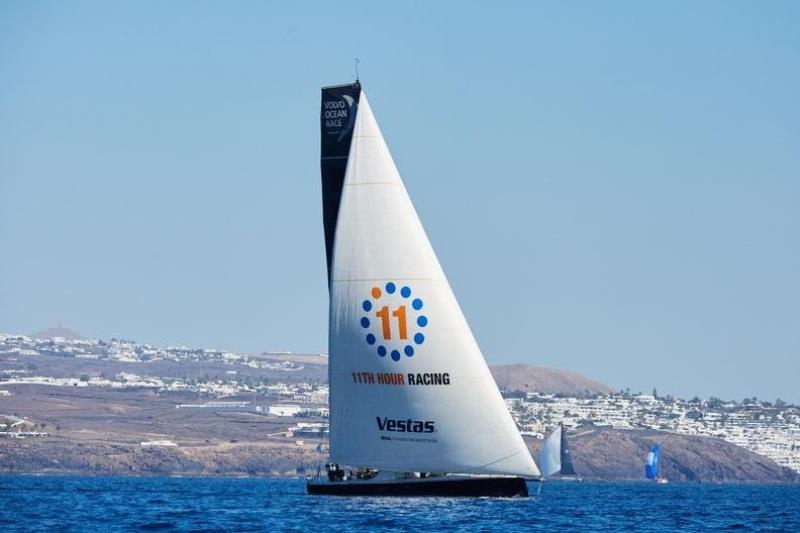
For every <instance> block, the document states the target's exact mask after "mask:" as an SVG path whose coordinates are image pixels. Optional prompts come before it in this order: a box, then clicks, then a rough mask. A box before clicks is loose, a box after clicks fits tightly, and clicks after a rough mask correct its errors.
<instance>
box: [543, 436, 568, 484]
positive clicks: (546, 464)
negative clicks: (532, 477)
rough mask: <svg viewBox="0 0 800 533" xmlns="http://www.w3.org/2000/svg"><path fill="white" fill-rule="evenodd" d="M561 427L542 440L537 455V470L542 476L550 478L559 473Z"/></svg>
mask: <svg viewBox="0 0 800 533" xmlns="http://www.w3.org/2000/svg"><path fill="white" fill-rule="evenodd" d="M562 434H563V433H562V429H561V427H557V428H556V429H555V430H553V432H552V433H550V435H548V436H547V438H546V439H545V440H544V444H542V451H541V452H540V453H539V468H540V469H541V471H542V475H544V476H545V477H550V476H552V475H555V474H558V473H559V472H560V471H561V442H562V441H561V435H562Z"/></svg>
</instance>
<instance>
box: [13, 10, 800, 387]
mask: <svg viewBox="0 0 800 533" xmlns="http://www.w3.org/2000/svg"><path fill="white" fill-rule="evenodd" d="M798 27H800V3H797V2H780V1H771V2H736V1H724V2H722V1H707V2H690V1H676V2H660V3H657V2H519V3H504V2H496V3H492V4H491V5H490V4H488V3H483V4H482V5H481V3H475V5H467V3H465V2H416V3H415V2H356V3H350V2H338V3H335V4H333V3H323V2H319V3H312V2H196V1H192V2H189V1H175V2H155V1H137V2H132V1H131V2H101V1H98V2H81V1H76V2H55V1H54V2H48V1H42V2H25V1H21V0H20V1H18V0H5V1H4V2H2V3H0V331H3V332H13V333H31V332H34V331H37V330H40V329H43V328H45V327H47V326H49V325H54V324H57V323H60V324H67V325H69V326H70V327H72V328H73V329H75V330H77V331H79V332H81V333H83V334H84V335H87V336H93V337H100V338H110V337H123V338H126V339H135V340H137V341H140V342H147V343H151V344H156V345H167V344H183V345H187V346H192V347H215V348H218V349H227V350H235V351H256V350H267V349H271V350H292V351H295V352H320V351H325V350H326V349H327V348H326V345H327V305H328V303H327V287H326V280H325V255H324V241H323V234H322V217H321V194H320V184H319V180H320V178H319V160H318V158H319V131H318V130H319V88H320V86H323V85H329V84H339V83H347V82H350V81H352V80H353V74H354V58H356V57H357V58H359V60H360V65H359V69H360V76H361V80H362V82H363V84H364V89H365V91H366V92H367V94H368V95H369V99H370V103H371V105H372V108H373V110H374V112H375V114H376V116H377V118H378V121H379V123H380V124H381V127H382V129H383V132H384V135H385V137H386V139H387V142H388V144H389V146H390V148H391V150H392V153H393V155H394V158H395V161H396V163H397V165H398V167H399V169H400V172H401V174H402V176H403V178H404V180H405V182H406V185H407V187H408V189H409V192H410V194H411V196H412V199H413V200H414V203H415V205H416V207H417V210H418V212H419V214H420V217H421V219H422V221H423V224H424V225H425V227H426V230H427V232H428V235H429V237H430V239H431V241H432V243H433V245H434V248H435V249H436V251H437V254H438V255H439V259H440V261H441V263H442V265H443V267H444V269H445V271H446V273H447V274H448V277H449V279H450V282H451V285H452V286H453V288H454V290H455V292H456V295H457V297H458V299H459V301H460V303H461V306H462V308H463V310H464V312H465V314H466V316H467V319H468V320H469V322H470V325H471V327H472V329H473V331H474V333H475V335H476V337H477V339H478V342H479V344H480V345H481V347H482V349H483V352H484V355H485V356H486V359H487V360H488V361H489V363H490V364H496V363H510V362H525V363H531V364H537V365H542V366H548V367H555V368H564V369H569V370H574V371H577V372H580V373H582V374H584V375H586V376H588V377H590V378H593V379H596V380H598V381H601V382H604V383H607V384H609V385H610V386H612V387H614V388H617V389H619V388H626V387H630V388H631V389H632V390H634V391H646V392H649V391H650V390H651V389H652V388H653V387H657V388H658V392H659V393H660V394H667V393H670V394H674V395H676V396H682V397H691V396H694V395H695V394H697V395H700V396H705V397H708V396H712V395H714V396H720V397H723V398H731V399H741V398H743V397H751V396H758V397H759V398H762V399H768V400H774V399H775V398H778V397H780V398H782V399H784V400H788V401H794V402H800V387H799V386H798V376H800V303H799V302H800V97H799V96H798V95H800V32H798V31H797V28H798Z"/></svg>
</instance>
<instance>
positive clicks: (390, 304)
mask: <svg viewBox="0 0 800 533" xmlns="http://www.w3.org/2000/svg"><path fill="white" fill-rule="evenodd" d="M424 307H425V302H424V301H423V300H422V298H417V297H414V296H413V295H412V290H411V287H408V286H403V287H399V288H398V286H397V285H396V284H395V283H394V282H393V281H389V282H387V283H386V284H385V285H384V286H383V287H372V290H370V298H366V299H364V300H363V301H362V302H361V310H362V311H363V313H362V315H361V319H360V321H359V322H360V324H361V327H362V328H363V329H365V330H367V333H366V334H365V335H364V340H365V341H366V343H367V345H369V346H371V347H374V348H375V352H376V353H377V354H378V356H379V357H386V356H387V355H388V356H389V357H391V359H392V360H393V361H395V362H397V361H400V360H401V359H402V358H403V355H405V356H406V357H414V354H415V353H416V351H417V350H418V349H419V347H420V346H421V345H422V344H423V343H424V342H425V334H424V333H423V330H424V329H425V328H426V327H427V326H428V317H427V316H426V315H424V314H423V308H424Z"/></svg>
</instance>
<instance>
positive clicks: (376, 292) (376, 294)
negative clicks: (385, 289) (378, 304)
mask: <svg viewBox="0 0 800 533" xmlns="http://www.w3.org/2000/svg"><path fill="white" fill-rule="evenodd" d="M372 297H373V298H375V299H376V300H377V299H378V298H380V297H381V290H380V289H379V288H378V287H372Z"/></svg>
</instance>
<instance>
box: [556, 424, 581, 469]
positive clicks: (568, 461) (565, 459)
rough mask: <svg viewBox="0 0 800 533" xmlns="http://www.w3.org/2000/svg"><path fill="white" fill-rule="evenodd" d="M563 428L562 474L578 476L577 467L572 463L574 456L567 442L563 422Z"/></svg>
mask: <svg viewBox="0 0 800 533" xmlns="http://www.w3.org/2000/svg"><path fill="white" fill-rule="evenodd" d="M560 429H561V475H562V476H577V475H578V474H576V473H575V467H574V466H573V465H572V456H571V455H570V453H569V444H567V432H566V431H565V430H564V426H563V424H562V425H561V427H560Z"/></svg>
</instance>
